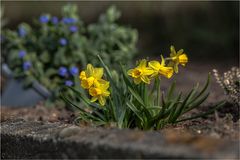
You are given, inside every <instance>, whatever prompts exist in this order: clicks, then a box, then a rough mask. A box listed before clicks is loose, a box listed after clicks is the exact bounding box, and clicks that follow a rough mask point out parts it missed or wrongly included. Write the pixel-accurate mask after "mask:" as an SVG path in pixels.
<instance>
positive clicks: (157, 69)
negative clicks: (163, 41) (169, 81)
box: [148, 56, 173, 78]
mask: <svg viewBox="0 0 240 160" xmlns="http://www.w3.org/2000/svg"><path fill="white" fill-rule="evenodd" d="M161 59H162V61H161V63H160V62H159V61H150V62H148V66H149V67H151V68H152V69H153V71H154V72H153V74H152V75H151V77H156V76H157V75H163V76H165V77H166V78H171V77H172V75H173V68H172V67H167V66H166V65H165V60H164V58H163V56H161Z"/></svg>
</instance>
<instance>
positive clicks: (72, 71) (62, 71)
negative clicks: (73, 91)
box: [58, 66, 78, 86]
mask: <svg viewBox="0 0 240 160" xmlns="http://www.w3.org/2000/svg"><path fill="white" fill-rule="evenodd" d="M77 74H78V68H77V67H75V66H72V67H70V68H69V70H68V69H67V68H66V67H63V66H62V67H60V68H59V69H58V75H59V76H61V77H62V78H66V79H67V80H65V85H66V86H73V85H74V82H73V81H72V80H70V79H71V78H73V76H75V75H77Z"/></svg>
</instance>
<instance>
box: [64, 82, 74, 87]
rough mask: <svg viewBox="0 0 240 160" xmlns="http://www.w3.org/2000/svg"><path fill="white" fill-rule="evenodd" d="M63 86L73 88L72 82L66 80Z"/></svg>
mask: <svg viewBox="0 0 240 160" xmlns="http://www.w3.org/2000/svg"><path fill="white" fill-rule="evenodd" d="M65 85H66V86H69V87H71V86H73V81H71V80H66V81H65Z"/></svg>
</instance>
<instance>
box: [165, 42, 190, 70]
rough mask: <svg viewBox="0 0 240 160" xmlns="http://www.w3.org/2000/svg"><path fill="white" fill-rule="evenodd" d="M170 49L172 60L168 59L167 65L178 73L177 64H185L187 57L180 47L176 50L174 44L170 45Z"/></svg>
mask: <svg viewBox="0 0 240 160" xmlns="http://www.w3.org/2000/svg"><path fill="white" fill-rule="evenodd" d="M170 51H171V53H170V57H171V60H172V61H170V63H169V66H172V67H173V68H174V71H175V72H176V73H178V65H179V64H181V65H182V66H185V65H186V63H187V62H188V57H187V55H186V54H185V53H184V51H183V49H180V50H179V51H177V52H176V50H175V48H174V46H171V47H170Z"/></svg>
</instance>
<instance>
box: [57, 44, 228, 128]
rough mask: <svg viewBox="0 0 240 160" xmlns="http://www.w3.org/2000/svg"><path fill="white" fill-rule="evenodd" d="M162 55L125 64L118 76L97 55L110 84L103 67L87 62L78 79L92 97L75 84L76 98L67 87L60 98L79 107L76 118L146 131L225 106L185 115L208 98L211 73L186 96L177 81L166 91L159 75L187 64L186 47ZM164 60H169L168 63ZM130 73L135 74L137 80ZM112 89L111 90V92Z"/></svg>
mask: <svg viewBox="0 0 240 160" xmlns="http://www.w3.org/2000/svg"><path fill="white" fill-rule="evenodd" d="M161 58H162V60H161V62H158V61H150V62H147V61H146V60H142V61H140V63H139V65H138V66H137V67H136V68H134V69H130V70H129V71H128V73H127V70H126V68H125V66H124V65H121V71H120V72H118V74H117V75H116V72H114V71H113V70H112V69H110V68H109V67H108V66H107V65H106V64H105V63H104V61H103V60H102V58H101V57H100V56H98V59H99V61H100V62H101V64H102V67H103V68H104V70H105V71H106V74H105V77H104V79H106V80H109V82H111V85H110V86H109V82H108V81H106V80H104V79H103V68H94V67H93V66H92V65H91V64H88V65H87V68H86V70H84V71H82V72H81V73H80V75H79V78H80V81H81V86H82V88H84V89H86V90H87V91H88V94H89V95H90V97H89V98H88V97H86V94H85V91H84V90H82V89H81V90H76V89H74V88H73V87H67V89H69V90H70V91H73V92H74V95H73V97H72V96H68V95H67V94H66V90H65V89H62V90H61V91H60V95H61V98H62V99H63V100H64V101H65V102H66V103H68V104H70V105H72V106H73V107H76V108H78V109H79V117H78V118H77V120H80V121H81V120H82V121H86V122H91V123H92V122H95V123H96V125H109V124H111V125H115V126H118V127H119V128H139V129H144V130H147V129H161V128H163V127H165V126H166V125H170V124H176V123H179V122H183V121H187V120H192V119H196V118H200V117H203V116H206V115H208V114H211V113H213V112H214V111H215V110H216V109H218V108H219V107H221V106H223V105H224V102H219V103H217V104H216V105H214V106H212V108H211V109H210V110H208V111H206V112H204V113H199V114H195V115H192V116H183V115H184V114H186V113H188V112H190V111H192V110H193V109H195V108H197V107H199V106H200V105H201V104H202V103H203V102H204V101H205V100H206V99H207V97H208V95H209V93H208V92H207V90H208V86H209V82H210V75H209V76H208V79H207V81H206V83H205V85H204V86H203V87H201V89H199V86H198V85H196V86H195V87H193V88H192V89H191V91H189V92H188V93H187V94H186V95H184V94H183V93H182V92H180V93H179V94H177V93H175V89H176V83H175V82H173V83H172V84H171V85H170V86H169V88H168V89H167V90H166V91H163V90H162V89H161V84H160V78H158V76H159V75H160V76H165V77H167V78H170V77H172V75H173V73H174V71H175V72H177V71H178V65H179V64H181V65H183V66H185V65H186V63H187V62H188V58H187V55H186V54H185V53H184V52H183V50H180V51H178V52H176V51H175V49H174V47H171V54H170V57H169V58H165V59H164V58H163V57H161ZM165 61H166V62H167V61H168V62H167V63H165ZM111 67H112V66H111ZM128 75H130V76H131V77H133V79H134V81H132V80H131V78H130V77H129V76H128ZM153 77H155V81H154V84H153V86H150V85H147V84H149V83H150V81H151V79H152V78H153ZM141 82H143V83H141ZM109 91H111V95H110V92H109ZM163 93H165V94H163ZM75 96H76V97H77V98H78V99H79V100H81V102H83V103H84V105H83V106H79V104H78V103H76V102H74V100H73V99H74V97H75ZM106 98H108V99H109V100H108V103H106ZM95 101H98V103H99V104H97V103H94V104H92V103H91V102H95ZM101 106H104V107H101Z"/></svg>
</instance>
